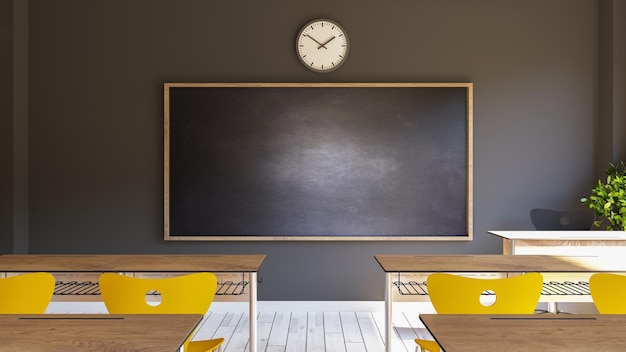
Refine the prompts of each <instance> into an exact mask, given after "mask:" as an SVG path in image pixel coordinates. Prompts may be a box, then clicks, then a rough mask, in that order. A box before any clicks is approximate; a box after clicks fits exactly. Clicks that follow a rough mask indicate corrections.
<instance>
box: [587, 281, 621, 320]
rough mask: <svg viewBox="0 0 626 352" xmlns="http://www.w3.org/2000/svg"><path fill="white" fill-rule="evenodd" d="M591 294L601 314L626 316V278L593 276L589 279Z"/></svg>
mask: <svg viewBox="0 0 626 352" xmlns="http://www.w3.org/2000/svg"><path fill="white" fill-rule="evenodd" d="M589 293H590V294H591V298H592V299H593V304H594V305H595V306H596V309H598V312H599V313H600V314H626V276H624V275H619V274H610V273H598V274H593V275H591V278H589Z"/></svg>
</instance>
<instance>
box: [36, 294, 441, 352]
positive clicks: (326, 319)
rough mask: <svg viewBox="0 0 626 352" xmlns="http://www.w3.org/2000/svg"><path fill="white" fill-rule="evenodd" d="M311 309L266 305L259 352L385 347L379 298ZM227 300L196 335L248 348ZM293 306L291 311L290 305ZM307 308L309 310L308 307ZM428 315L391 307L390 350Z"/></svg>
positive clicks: (402, 344) (83, 307)
mask: <svg viewBox="0 0 626 352" xmlns="http://www.w3.org/2000/svg"><path fill="white" fill-rule="evenodd" d="M316 303H317V304H312V305H310V306H309V307H306V305H305V306H304V307H303V306H302V304H300V306H298V307H290V306H289V304H286V305H283V306H280V305H279V306H277V305H276V304H273V305H271V306H270V307H264V306H263V305H262V304H259V307H258V311H259V313H258V316H257V333H258V344H257V346H258V351H259V352H382V351H384V350H385V347H384V324H385V323H384V311H383V310H382V309H381V308H382V302H381V303H380V305H378V304H376V305H375V307H374V308H373V309H371V305H370V306H368V305H365V306H361V307H360V306H359V305H358V304H357V305H354V304H350V302H347V303H338V302H334V303H329V304H327V305H325V304H324V302H316ZM229 304H230V303H224V304H223V305H217V304H216V303H214V306H215V308H214V306H212V307H211V309H210V310H209V313H208V314H207V315H206V316H205V318H204V320H203V321H202V323H201V326H200V328H199V330H198V332H197V334H196V336H195V337H194V339H203V338H212V337H224V338H225V340H226V341H225V344H224V352H246V351H249V346H248V332H249V325H248V313H247V310H246V309H245V306H243V307H244V308H243V309H242V308H241V306H237V307H236V308H235V309H229V308H228V307H229ZM292 308H293V309H292ZM307 308H309V309H307ZM420 311H422V312H424V313H431V312H432V306H430V304H429V303H415V304H413V303H412V304H411V308H410V309H406V308H403V309H398V308H396V307H394V314H393V326H394V337H393V345H392V346H393V351H394V352H413V351H415V342H414V341H413V340H414V339H415V338H416V337H421V338H425V337H426V338H427V337H428V336H429V334H428V332H427V331H426V329H425V328H424V326H423V325H422V324H421V322H420V321H419V312H420ZM47 312H48V313H106V308H104V306H103V305H101V304H100V303H98V302H90V303H89V304H86V303H80V304H76V303H68V302H63V303H61V302H58V303H56V304H55V303H54V302H53V304H51V306H50V307H49V308H48V310H47Z"/></svg>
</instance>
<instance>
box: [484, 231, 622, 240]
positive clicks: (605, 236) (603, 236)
mask: <svg viewBox="0 0 626 352" xmlns="http://www.w3.org/2000/svg"><path fill="white" fill-rule="evenodd" d="M488 232H489V233H490V234H492V235H496V236H499V237H502V238H506V239H509V240H561V241H564V240H568V241H626V231H488Z"/></svg>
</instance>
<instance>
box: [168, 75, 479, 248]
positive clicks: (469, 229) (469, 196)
mask: <svg viewBox="0 0 626 352" xmlns="http://www.w3.org/2000/svg"><path fill="white" fill-rule="evenodd" d="M195 87H198V88H207V87H208V88H272V87H280V88H283V87H285V88H302V87H313V88H344V87H346V88H386V87H392V88H440V89H446V88H463V89H465V92H466V94H465V97H466V101H465V104H466V119H465V127H466V132H467V135H466V142H467V143H466V148H465V151H464V152H465V157H466V179H465V180H466V194H465V196H466V218H465V226H466V233H465V234H464V235H443V236H440V235H437V236H429V235H407V236H404V235H402V236H249V235H242V236H233V235H195V234H194V235H185V234H172V233H171V226H170V224H171V221H172V217H171V216H172V215H171V214H170V210H171V204H170V200H171V197H170V191H171V185H170V171H171V170H170V166H171V159H170V142H171V136H170V131H171V123H172V122H173V121H172V120H171V116H170V89H172V88H195ZM163 171H164V240H166V241H469V240H472V239H473V84H472V83H164V169H163Z"/></svg>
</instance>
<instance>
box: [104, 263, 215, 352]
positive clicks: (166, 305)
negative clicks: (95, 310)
mask: <svg viewBox="0 0 626 352" xmlns="http://www.w3.org/2000/svg"><path fill="white" fill-rule="evenodd" d="M98 284H99V286H100V293H101V294H102V300H103V301H104V305H105V306H106V308H107V310H108V312H109V313H110V314H202V315H204V314H206V312H207V311H208V310H209V307H210V306H211V303H212V302H213V298H214V297H215V292H216V291H217V278H216V277H215V275H213V274H211V273H193V274H187V275H181V276H177V277H169V278H157V279H147V278H135V277H130V276H124V275H119V274H114V273H103V274H102V275H100V279H99V282H98ZM155 291H156V292H158V293H160V296H161V301H160V302H149V301H148V300H147V297H152V296H153V293H155ZM146 295H148V296H146ZM194 333H195V331H194V332H192V333H191V334H190V335H189V338H187V340H186V341H185V343H184V344H183V351H185V352H209V351H215V350H217V349H220V348H221V347H220V346H221V345H222V343H223V342H224V339H223V338H217V339H212V340H197V341H191V338H192V336H193V334H194Z"/></svg>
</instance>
